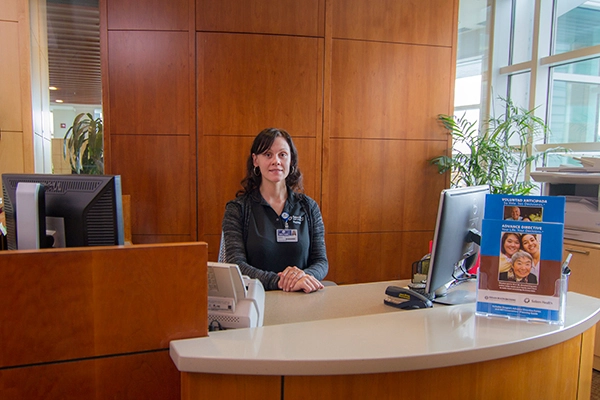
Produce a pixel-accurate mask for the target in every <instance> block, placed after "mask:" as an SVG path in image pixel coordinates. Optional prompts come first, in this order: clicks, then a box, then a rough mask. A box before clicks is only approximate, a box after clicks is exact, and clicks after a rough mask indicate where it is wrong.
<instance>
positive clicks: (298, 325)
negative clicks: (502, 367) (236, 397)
mask: <svg viewBox="0 0 600 400" xmlns="http://www.w3.org/2000/svg"><path fill="white" fill-rule="evenodd" d="M402 283H405V281H404V282H403V281H394V282H377V283H372V284H363V285H347V286H337V287H326V288H325V289H324V290H322V291H319V292H316V293H312V294H308V295H306V294H302V293H283V292H268V293H267V300H266V304H265V310H266V312H265V326H263V327H260V328H248V329H237V330H228V331H220V332H211V333H210V335H209V336H208V337H203V338H196V339H184V340H176V341H173V342H171V348H170V354H171V358H172V359H173V361H174V363H175V365H176V366H177V368H178V369H179V370H180V371H185V372H204V373H224V374H249V375H332V374H358V373H361V374H362V373H378V372H392V371H408V370H419V369H430V368H437V367H445V366H451V365H459V364H468V363H474V362H480V361H487V360H492V359H496V358H502V357H509V356H512V355H517V354H522V353H526V352H529V351H533V350H538V349H541V348H544V347H548V346H552V345H554V344H557V343H561V342H563V341H566V340H568V339H571V338H573V337H575V336H577V335H579V334H581V333H583V332H585V331H586V330H588V329H590V328H591V327H592V326H594V324H596V323H597V322H598V320H599V319H600V314H599V312H600V299H597V298H594V297H589V296H584V295H580V294H577V293H572V292H569V293H568V297H567V308H566V321H565V324H564V326H560V325H552V324H547V323H539V322H527V321H523V320H508V319H504V318H498V317H483V316H477V315H475V303H470V304H464V305H457V306H435V307H433V308H429V309H422V310H411V311H403V310H399V309H396V308H393V307H389V306H386V305H384V304H383V298H384V291H385V288H386V287H387V286H388V285H390V284H397V285H398V286H401V285H402ZM286 303H287V304H286Z"/></svg>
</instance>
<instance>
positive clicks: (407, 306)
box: [383, 286, 433, 310]
mask: <svg viewBox="0 0 600 400" xmlns="http://www.w3.org/2000/svg"><path fill="white" fill-rule="evenodd" d="M385 294H386V295H387V297H386V298H385V299H384V300H383V303H384V304H387V305H388V306H392V307H397V308H401V309H403V310H415V309H419V308H430V307H433V303H432V302H431V300H429V299H428V298H427V297H425V296H423V295H422V294H421V293H419V292H417V291H414V290H412V289H409V288H403V287H399V286H388V287H387V289H385Z"/></svg>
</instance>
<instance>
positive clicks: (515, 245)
mask: <svg viewBox="0 0 600 400" xmlns="http://www.w3.org/2000/svg"><path fill="white" fill-rule="evenodd" d="M520 249H521V242H519V238H518V237H517V235H508V236H507V237H506V240H505V241H504V254H506V255H507V256H508V257H510V256H512V255H513V254H515V253H516V252H517V251H519V250H520Z"/></svg>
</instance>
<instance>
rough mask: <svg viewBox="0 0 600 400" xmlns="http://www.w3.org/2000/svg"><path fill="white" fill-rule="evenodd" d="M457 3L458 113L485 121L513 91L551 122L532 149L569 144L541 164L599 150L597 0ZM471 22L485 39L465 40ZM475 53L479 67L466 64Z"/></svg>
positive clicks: (513, 95) (599, 33) (570, 160)
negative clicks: (500, 99)
mask: <svg viewBox="0 0 600 400" xmlns="http://www.w3.org/2000/svg"><path fill="white" fill-rule="evenodd" d="M488 3H489V4H488ZM459 7H460V9H459V41H458V57H457V82H456V90H457V96H456V101H455V114H456V115H463V114H464V113H465V111H467V112H471V113H477V111H479V113H480V117H479V118H480V119H482V120H483V119H486V118H487V117H488V116H489V114H490V113H491V112H493V110H495V105H494V103H496V101H497V98H498V97H505V98H510V99H511V100H512V101H513V102H514V103H515V104H516V105H519V106H522V107H525V108H527V109H530V110H535V114H536V115H537V116H538V117H540V118H542V119H543V120H545V121H546V124H547V125H548V126H549V128H550V133H549V134H548V135H547V136H546V137H543V138H536V139H535V148H536V149H539V150H545V149H548V148H552V147H557V146H562V147H566V148H569V149H571V153H569V154H566V155H560V156H555V157H550V158H549V159H547V160H546V161H545V163H546V166H558V165H560V164H573V165H579V162H578V161H577V160H575V159H574V157H579V156H592V157H593V156H596V157H600V0H592V1H583V0H531V1H522V0H496V1H489V2H487V1H479V0H470V1H461V3H460V6H459ZM467 16H470V17H467ZM473 16H477V18H478V21H477V22H474V21H473V18H474V17H473ZM492 17H493V19H494V21H491V18H492ZM466 21H469V23H468V24H466V25H465V22H466ZM507 21H508V22H509V23H508V22H507ZM492 22H493V23H492ZM474 27H479V31H478V32H479V37H480V38H481V37H484V36H486V37H489V43H490V44H489V46H488V45H484V44H482V43H478V45H477V46H473V40H472V39H471V41H469V40H467V38H468V37H469V36H473V35H474V31H477V30H476V29H473V28H474ZM489 27H493V29H489ZM487 30H489V33H485V32H486V31H487ZM468 46H470V48H471V50H470V52H471V54H468V53H469V50H465V48H466V47H468ZM474 48H475V49H477V51H478V53H477V54H473V53H474V51H473V50H472V49H474ZM488 49H490V50H488ZM467 55H468V56H467ZM475 60H477V62H479V66H480V68H479V70H476V69H475V68H473V67H472V66H471V67H469V64H473V63H475V62H476V61H475ZM486 71H489V73H488V74H486ZM467 76H468V78H469V80H467V79H466V77H467ZM486 76H489V79H487V80H486ZM467 82H470V84H469V85H467ZM476 82H480V84H481V87H480V88H475V86H476V85H477V83H476ZM470 86H472V87H473V88H472V89H469V87H470ZM459 90H460V91H461V93H460V96H459V94H458V92H459ZM466 90H472V94H471V95H468V94H466V93H465V91H466ZM463 99H469V100H463ZM477 100H479V101H477ZM488 102H489V104H488ZM489 110H492V111H489Z"/></svg>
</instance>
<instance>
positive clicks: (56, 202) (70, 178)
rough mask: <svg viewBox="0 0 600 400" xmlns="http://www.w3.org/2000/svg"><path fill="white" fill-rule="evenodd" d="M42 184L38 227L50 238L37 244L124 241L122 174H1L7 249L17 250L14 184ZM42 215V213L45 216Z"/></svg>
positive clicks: (72, 244)
mask: <svg viewBox="0 0 600 400" xmlns="http://www.w3.org/2000/svg"><path fill="white" fill-rule="evenodd" d="M21 182H24V183H39V184H41V186H42V187H43V190H42V191H41V192H42V193H41V197H42V199H41V201H44V202H45V207H43V210H40V218H44V219H45V221H42V222H40V226H43V225H45V229H46V235H47V236H48V239H49V240H41V245H40V247H80V246H110V245H122V244H124V230H123V206H122V198H121V177H120V176H119V175H76V174H73V175H44V174H3V175H2V192H3V198H4V211H5V213H6V228H7V231H8V232H7V241H8V249H9V250H11V249H12V250H16V249H18V248H19V245H18V237H19V235H18V232H17V226H18V224H17V216H18V215H19V214H18V213H17V208H18V204H19V203H18V202H17V187H18V185H19V183H21ZM44 214H45V216H44Z"/></svg>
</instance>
